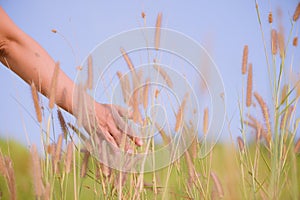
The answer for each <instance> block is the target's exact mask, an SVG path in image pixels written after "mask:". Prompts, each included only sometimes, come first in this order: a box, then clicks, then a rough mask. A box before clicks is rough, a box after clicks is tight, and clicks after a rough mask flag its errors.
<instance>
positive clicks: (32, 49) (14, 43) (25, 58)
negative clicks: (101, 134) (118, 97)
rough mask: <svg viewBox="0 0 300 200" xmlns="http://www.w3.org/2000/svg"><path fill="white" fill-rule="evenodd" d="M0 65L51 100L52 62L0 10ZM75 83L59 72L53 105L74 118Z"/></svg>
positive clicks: (0, 9)
mask: <svg viewBox="0 0 300 200" xmlns="http://www.w3.org/2000/svg"><path fill="white" fill-rule="evenodd" d="M0 25H1V30H0V43H1V44H2V46H0V47H1V54H0V61H1V62H2V63H3V64H4V65H5V66H7V67H8V68H10V69H11V70H12V71H14V72H15V73H16V74H17V75H18V76H20V77H21V78H22V79H23V80H24V81H26V82H27V83H31V82H34V83H35V85H36V86H37V88H38V89H39V91H40V92H41V93H42V94H44V95H45V96H46V97H49V96H50V90H51V89H50V85H51V79H52V75H53V72H54V69H55V62H54V60H53V59H52V58H51V57H50V55H49V54H48V53H47V52H46V51H45V50H44V49H43V48H42V47H41V46H40V45H39V44H38V43H37V42H35V41H34V40H33V39H32V38H31V37H29V36H28V35H27V34H25V33H24V32H23V31H22V30H20V29H19V28H18V27H17V26H16V25H15V24H14V23H13V22H12V21H11V20H10V19H9V17H8V16H7V15H6V14H5V12H4V11H3V9H2V8H1V7H0ZM73 88H74V83H73V82H72V80H71V79H70V78H68V77H67V76H66V74H65V73H64V72H63V71H62V70H60V71H59V73H58V77H57V89H56V94H55V102H56V104H57V105H58V106H60V107H61V108H63V109H65V110H66V111H68V112H70V113H71V114H73V111H72V92H73Z"/></svg>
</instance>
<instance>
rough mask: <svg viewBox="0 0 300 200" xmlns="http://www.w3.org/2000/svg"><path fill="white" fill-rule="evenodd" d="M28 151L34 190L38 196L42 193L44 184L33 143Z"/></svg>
mask: <svg viewBox="0 0 300 200" xmlns="http://www.w3.org/2000/svg"><path fill="white" fill-rule="evenodd" d="M30 151H31V158H32V169H33V184H34V192H35V196H36V197H39V198H40V197H41V196H42V194H43V193H44V184H43V181H42V172H41V165H40V159H39V155H38V152H37V149H36V146H35V144H33V145H32V146H31V150H30Z"/></svg>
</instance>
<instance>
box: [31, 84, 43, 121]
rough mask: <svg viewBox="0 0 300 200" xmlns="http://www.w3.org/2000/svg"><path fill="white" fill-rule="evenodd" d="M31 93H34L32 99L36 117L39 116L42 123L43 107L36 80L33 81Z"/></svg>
mask: <svg viewBox="0 0 300 200" xmlns="http://www.w3.org/2000/svg"><path fill="white" fill-rule="evenodd" d="M31 95H32V99H33V104H34V109H35V113H36V118H37V120H38V122H40V123H41V122H42V112H41V107H40V105H39V96H38V93H37V90H36V87H35V84H34V82H32V83H31Z"/></svg>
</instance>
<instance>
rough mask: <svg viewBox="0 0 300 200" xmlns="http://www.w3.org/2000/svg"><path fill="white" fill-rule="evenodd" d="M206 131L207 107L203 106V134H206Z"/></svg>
mask: <svg viewBox="0 0 300 200" xmlns="http://www.w3.org/2000/svg"><path fill="white" fill-rule="evenodd" d="M207 132H208V108H205V109H204V114H203V134H204V135H207Z"/></svg>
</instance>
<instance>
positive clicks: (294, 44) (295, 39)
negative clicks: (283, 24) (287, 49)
mask: <svg viewBox="0 0 300 200" xmlns="http://www.w3.org/2000/svg"><path fill="white" fill-rule="evenodd" d="M293 46H294V47H296V46H298V37H294V39H293Z"/></svg>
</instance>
